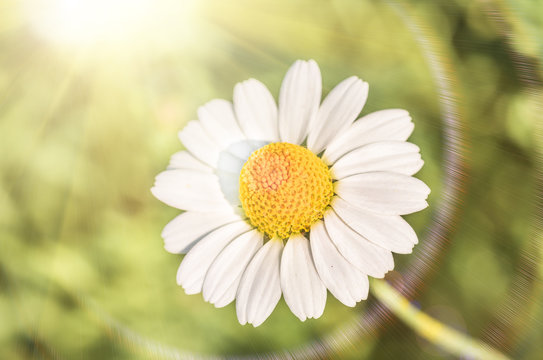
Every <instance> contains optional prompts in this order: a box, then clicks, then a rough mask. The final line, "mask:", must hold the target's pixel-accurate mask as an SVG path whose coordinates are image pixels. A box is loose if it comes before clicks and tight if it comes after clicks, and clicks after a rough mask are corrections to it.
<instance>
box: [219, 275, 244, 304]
mask: <svg viewBox="0 0 543 360" xmlns="http://www.w3.org/2000/svg"><path fill="white" fill-rule="evenodd" d="M240 281H241V276H240V277H239V278H237V279H236V281H234V282H233V283H232V285H230V287H229V288H228V290H226V292H225V293H224V294H223V295H222V296H221V297H220V298H219V299H217V301H216V302H215V303H214V304H213V305H215V307H216V308H222V307H225V306H226V305H228V304H230V303H231V302H232V300H233V299H235V298H236V293H237V291H238V286H239V282H240Z"/></svg>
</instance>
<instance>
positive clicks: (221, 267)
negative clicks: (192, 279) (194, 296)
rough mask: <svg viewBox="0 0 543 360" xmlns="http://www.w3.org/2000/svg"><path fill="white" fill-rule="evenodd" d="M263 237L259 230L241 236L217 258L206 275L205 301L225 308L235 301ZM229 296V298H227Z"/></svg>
mask: <svg viewBox="0 0 543 360" xmlns="http://www.w3.org/2000/svg"><path fill="white" fill-rule="evenodd" d="M262 242H263V236H262V234H261V233H260V232H259V231H258V230H252V231H249V232H247V233H244V234H242V235H240V236H239V237H238V238H237V239H235V240H234V241H232V242H231V243H230V244H228V245H227V246H226V247H225V248H224V250H223V251H222V252H221V253H220V254H219V256H217V258H216V259H215V261H214V262H213V264H212V265H211V267H210V268H209V271H208V272H207V274H206V277H205V281H204V287H203V292H202V294H203V295H204V300H205V301H209V302H210V303H212V304H215V305H217V303H218V302H219V301H220V304H219V305H222V306H225V305H227V304H229V303H230V302H232V301H234V298H235V297H236V292H235V291H234V292H232V291H229V289H231V288H232V286H234V287H235V288H236V289H237V288H238V286H239V282H240V281H241V275H242V274H243V271H244V270H245V268H246V267H247V264H248V263H249V261H251V259H252V257H253V255H254V254H255V253H256V252H257V251H258V249H260V248H261V247H262ZM225 295H227V296H225Z"/></svg>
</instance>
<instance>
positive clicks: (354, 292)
mask: <svg viewBox="0 0 543 360" xmlns="http://www.w3.org/2000/svg"><path fill="white" fill-rule="evenodd" d="M310 236H311V239H310V241H309V243H310V245H311V253H312V255H313V260H314V262H315V267H316V268H317V272H318V274H319V277H320V278H321V280H322V282H323V284H324V285H325V286H326V287H327V288H328V290H330V293H332V295H334V296H335V297H336V298H337V299H338V300H339V301H341V302H342V303H343V304H345V305H347V306H350V307H353V306H355V305H356V303H357V302H359V301H361V300H364V299H366V298H367V297H368V290H369V282H368V276H367V275H366V274H365V273H363V272H361V271H360V270H358V269H357V268H356V267H355V266H353V265H352V264H351V263H350V262H348V261H347V260H346V259H345V258H344V257H343V255H341V254H340V252H339V251H338V249H337V248H336V246H335V245H334V243H332V241H331V240H330V237H329V236H328V233H327V231H326V228H325V227H324V223H323V222H322V221H318V222H317V223H315V224H314V225H313V226H312V227H311V232H310Z"/></svg>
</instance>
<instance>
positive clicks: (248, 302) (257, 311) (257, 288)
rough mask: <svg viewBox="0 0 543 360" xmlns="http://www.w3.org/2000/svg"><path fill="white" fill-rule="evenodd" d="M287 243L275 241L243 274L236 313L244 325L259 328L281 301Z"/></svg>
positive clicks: (263, 248) (254, 259) (266, 245)
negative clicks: (283, 255)
mask: <svg viewBox="0 0 543 360" xmlns="http://www.w3.org/2000/svg"><path fill="white" fill-rule="evenodd" d="M282 252H283V241H281V240H277V239H271V240H269V241H268V242H267V243H265V244H264V246H262V247H261V248H260V250H258V252H257V253H256V254H255V256H254V257H253V259H252V260H251V262H250V263H249V265H248V266H247V269H246V270H245V272H244V273H243V276H242V278H241V282H240V284H239V288H238V293H237V295H236V313H237V316H238V321H239V323H240V324H241V325H245V324H246V323H249V324H253V326H254V327H257V326H259V325H260V324H262V323H263V322H264V320H266V319H267V318H268V316H270V314H271V313H272V311H273V309H274V308H275V306H276V305H277V303H278V302H279V299H280V298H281V282H280V275H279V266H280V261H281V253H282Z"/></svg>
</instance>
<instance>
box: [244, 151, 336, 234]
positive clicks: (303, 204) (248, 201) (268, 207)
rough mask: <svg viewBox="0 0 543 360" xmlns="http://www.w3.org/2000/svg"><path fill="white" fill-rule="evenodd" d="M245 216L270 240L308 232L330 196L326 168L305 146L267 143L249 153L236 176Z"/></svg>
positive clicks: (328, 203)
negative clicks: (237, 176) (238, 175)
mask: <svg viewBox="0 0 543 360" xmlns="http://www.w3.org/2000/svg"><path fill="white" fill-rule="evenodd" d="M239 184H240V185H239V194H240V199H241V204H242V206H243V210H244V211H245V214H246V215H247V217H248V218H249V220H250V221H251V223H252V224H253V226H255V227H256V228H258V229H259V230H260V231H262V232H264V233H266V234H267V235H268V236H269V237H270V238H274V237H279V238H281V239H287V238H288V237H290V236H291V235H292V234H296V233H300V232H303V231H309V228H310V227H311V225H312V224H314V223H315V222H316V221H317V220H319V219H321V218H322V217H323V215H324V211H325V209H326V207H327V206H328V205H330V201H331V200H332V195H333V193H334V191H333V186H332V177H331V175H330V170H329V169H328V166H326V164H325V163H324V162H323V161H322V160H321V159H320V158H319V157H317V156H316V155H315V154H313V153H312V152H311V151H310V150H308V149H306V148H305V147H302V146H299V145H294V144H289V143H272V144H268V145H266V146H264V147H262V148H260V149H258V150H256V151H255V152H253V153H252V154H251V156H250V157H249V159H248V160H247V162H246V163H245V165H243V168H242V170H241V173H240V177H239Z"/></svg>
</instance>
